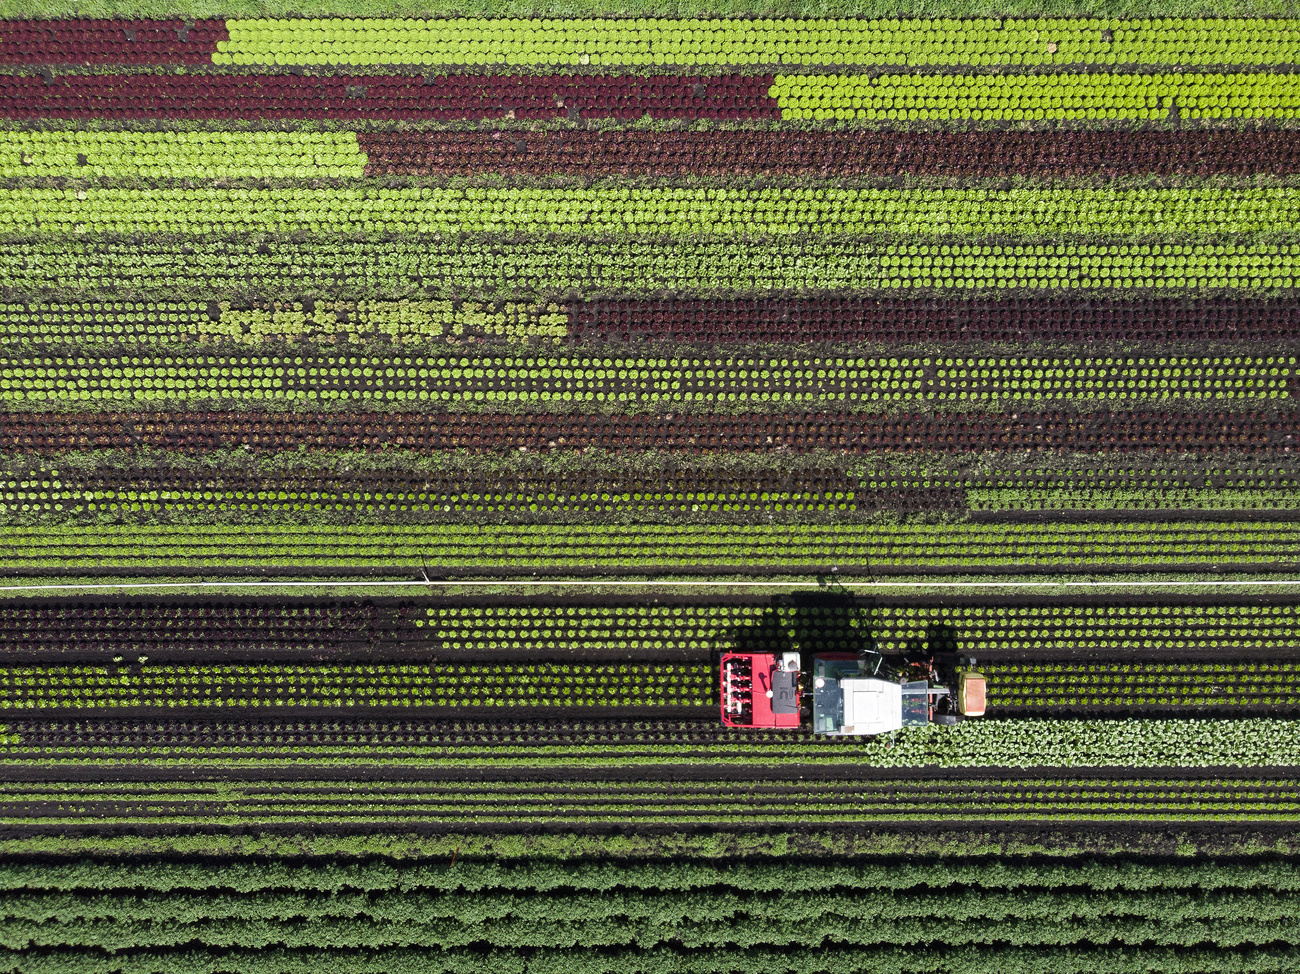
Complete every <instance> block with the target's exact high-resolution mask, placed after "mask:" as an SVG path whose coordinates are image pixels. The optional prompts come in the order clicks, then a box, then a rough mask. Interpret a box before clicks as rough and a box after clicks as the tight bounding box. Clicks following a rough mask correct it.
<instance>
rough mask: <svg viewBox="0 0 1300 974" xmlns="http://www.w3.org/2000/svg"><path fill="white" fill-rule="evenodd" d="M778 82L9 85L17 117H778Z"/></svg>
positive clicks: (377, 79)
mask: <svg viewBox="0 0 1300 974" xmlns="http://www.w3.org/2000/svg"><path fill="white" fill-rule="evenodd" d="M771 84H772V78H771V76H770V75H720V76H714V77H688V76H683V75H646V76H641V77H635V76H630V75H629V76H597V75H582V76H577V75H572V76H565V75H502V74H462V75H442V76H433V77H429V78H425V77H422V76H420V75H372V74H365V75H329V76H326V77H314V76H309V75H293V74H271V75H253V74H249V75H223V74H215V75H212V74H209V75H167V74H122V75H105V74H99V75H60V76H56V77H53V78H42V77H37V76H32V77H18V76H7V77H0V116H3V117H7V118H98V119H114V118H194V119H227V118H232V119H233V118H259V117H276V118H337V119H367V118H395V119H427V118H448V119H450V118H492V117H511V118H518V119H542V118H564V117H569V118H583V117H587V116H594V117H600V118H615V119H636V118H641V117H643V116H646V115H648V116H650V117H651V118H714V119H746V118H750V119H752V118H778V117H779V116H780V109H779V108H778V107H777V104H776V101H775V100H774V99H772V98H771V97H769V96H768V94H767V90H768V88H769V87H770V86H771Z"/></svg>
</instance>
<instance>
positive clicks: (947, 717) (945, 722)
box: [930, 714, 961, 727]
mask: <svg viewBox="0 0 1300 974" xmlns="http://www.w3.org/2000/svg"><path fill="white" fill-rule="evenodd" d="M930 723H932V724H938V725H940V726H941V727H951V726H953V724H960V723H961V714H935V715H934V719H933V720H931V721H930Z"/></svg>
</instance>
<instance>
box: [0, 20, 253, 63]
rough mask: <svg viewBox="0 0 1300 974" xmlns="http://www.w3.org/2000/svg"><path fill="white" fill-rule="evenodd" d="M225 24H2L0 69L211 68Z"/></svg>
mask: <svg viewBox="0 0 1300 974" xmlns="http://www.w3.org/2000/svg"><path fill="white" fill-rule="evenodd" d="M229 39H230V34H229V32H227V30H226V22H225V21H224V20H190V21H185V20H0V64H210V63H211V61H212V55H213V54H214V53H216V50H217V42H218V41H224V40H229Z"/></svg>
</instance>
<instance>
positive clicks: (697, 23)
mask: <svg viewBox="0 0 1300 974" xmlns="http://www.w3.org/2000/svg"><path fill="white" fill-rule="evenodd" d="M226 28H227V30H228V31H229V32H230V39H229V40H228V41H221V42H219V43H218V45H217V53H216V54H215V55H214V56H213V58H212V60H213V62H214V63H216V64H247V65H254V64H256V65H262V64H349V65H387V64H431V65H432V64H436V65H471V64H474V65H565V66H577V65H588V64H590V65H639V66H648V65H684V66H685V65H753V64H761V65H778V64H779V65H792V64H810V65H812V64H862V65H868V64H870V65H875V64H910V65H939V64H947V65H968V64H990V65H991V64H1007V65H1011V64H1026V65H1027V64H1075V63H1088V64H1261V65H1262V64H1279V63H1285V62H1289V61H1296V60H1300V33H1298V32H1297V30H1296V28H1295V27H1294V26H1292V24H1291V22H1289V21H1285V20H1234V19H1222V20H1221V19H1213V20H1211V19H1172V20H1163V21H1158V22H1153V21H1136V20H1127V19H1121V18H1113V19H1098V18H1091V19H1074V18H1069V19H1066V18H1042V19H1026V20H1010V19H1007V20H1002V19H1000V18H999V19H997V20H955V19H950V18H946V19H942V20H938V19H935V20H930V19H919V20H860V19H842V20H815V19H809V20H793V21H791V20H676V19H654V20H647V19H645V18H638V19H635V20H612V19H585V20H568V19H564V20H561V19H550V20H522V19H520V20H517V19H491V18H463V19H454V20H453V19H447V20H415V19H380V18H374V19H370V18H366V19H359V20H343V19H293V20H271V19H259V20H241V19H231V20H227V21H226Z"/></svg>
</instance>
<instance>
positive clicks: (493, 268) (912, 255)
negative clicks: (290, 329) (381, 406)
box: [0, 76, 1300, 303]
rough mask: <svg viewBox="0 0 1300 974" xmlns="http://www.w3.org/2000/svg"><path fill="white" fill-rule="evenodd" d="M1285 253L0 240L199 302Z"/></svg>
mask: <svg viewBox="0 0 1300 974" xmlns="http://www.w3.org/2000/svg"><path fill="white" fill-rule="evenodd" d="M1298 77H1300V76H1298ZM945 251H946V253H945ZM1297 255H1300V245H1296V244H1244V243H1226V244H1225V243H1217V242H1216V243H1209V242H1204V243H1199V244H1186V245H1184V244H1089V243H1081V242H1053V243H1037V244H1030V243H1025V244H1006V245H1002V244H969V243H962V242H959V241H947V242H930V243H920V244H893V243H883V242H880V241H876V240H873V239H870V238H863V237H852V238H843V239H841V238H828V237H821V236H818V235H813V236H811V237H808V238H806V239H778V240H768V241H763V242H756V241H746V240H721V239H681V238H677V239H673V238H670V239H667V240H658V241H652V240H643V239H629V240H617V241H616V240H610V241H599V240H583V239H563V238H562V239H558V240H545V241H539V240H527V239H525V240H514V241H509V240H505V239H503V238H500V237H484V238H479V237H473V236H471V237H466V238H463V239H456V240H451V239H443V240H437V239H429V240H420V241H408V240H371V241H364V242H363V241H347V240H342V241H340V240H332V241H326V240H303V241H287V240H282V239H271V240H266V241H264V242H263V243H261V244H259V246H258V247H257V248H250V247H248V246H246V245H245V243H244V242H243V241H241V240H194V241H191V242H190V243H189V244H187V245H185V246H184V247H182V246H180V245H176V244H170V243H167V242H164V241H156V240H151V239H146V240H142V241H140V242H138V243H137V242H127V241H98V242H91V241H84V242H81V241H79V242H75V243H69V244H64V245H60V246H58V247H52V246H50V245H49V244H46V243H40V242H30V243H21V244H11V245H9V246H7V247H4V248H0V288H8V289H10V293H12V294H32V295H41V294H48V293H49V291H48V289H59V290H60V291H62V292H64V293H65V294H66V295H67V296H68V298H72V297H74V296H75V295H76V293H77V292H82V293H84V294H86V295H87V297H88V299H89V298H90V297H94V298H108V297H111V296H113V295H120V296H122V297H123V298H126V299H130V300H136V301H138V300H140V299H152V300H163V301H176V300H177V299H181V300H185V301H196V300H198V301H203V302H205V303H206V302H208V301H210V300H212V299H213V298H214V297H225V296H228V295H240V294H249V295H256V296H259V297H267V296H271V297H279V296H284V297H286V298H288V297H291V296H296V295H302V294H312V295H318V296H321V297H328V298H329V299H330V300H356V299H362V300H369V299H374V298H384V299H391V298H395V297H402V296H410V295H412V294H413V293H415V291H416V288H417V287H418V288H421V289H422V290H423V291H424V293H425V296H432V297H439V298H445V299H454V298H457V297H459V298H466V297H469V298H484V297H501V298H504V299H506V300H511V301H524V300H532V299H534V298H544V299H549V300H554V299H556V298H560V297H562V296H566V295H575V294H576V295H581V296H584V297H586V296H594V295H600V294H619V295H654V294H658V293H660V292H664V291H679V292H690V293H696V294H713V295H718V296H722V295H732V294H742V295H752V294H765V293H770V292H774V291H780V292H795V291H885V290H898V289H908V290H911V289H918V288H921V289H936V290H942V291H948V290H953V291H956V290H960V291H962V292H969V291H972V290H974V291H990V292H1002V291H1010V290H1021V291H1041V290H1065V289H1069V290H1072V291H1075V290H1079V291H1097V292H1108V293H1113V292H1114V291H1116V290H1118V289H1121V288H1123V289H1154V290H1160V291H1182V292H1199V291H1203V290H1213V291H1221V290H1223V289H1232V290H1234V291H1239V292H1240V291H1248V292H1271V291H1273V290H1277V289H1283V290H1286V289H1291V288H1293V287H1294V286H1295V282H1296V280H1297V277H1296V276H1295V274H1294V271H1295V265H1296V259H1297Z"/></svg>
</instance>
